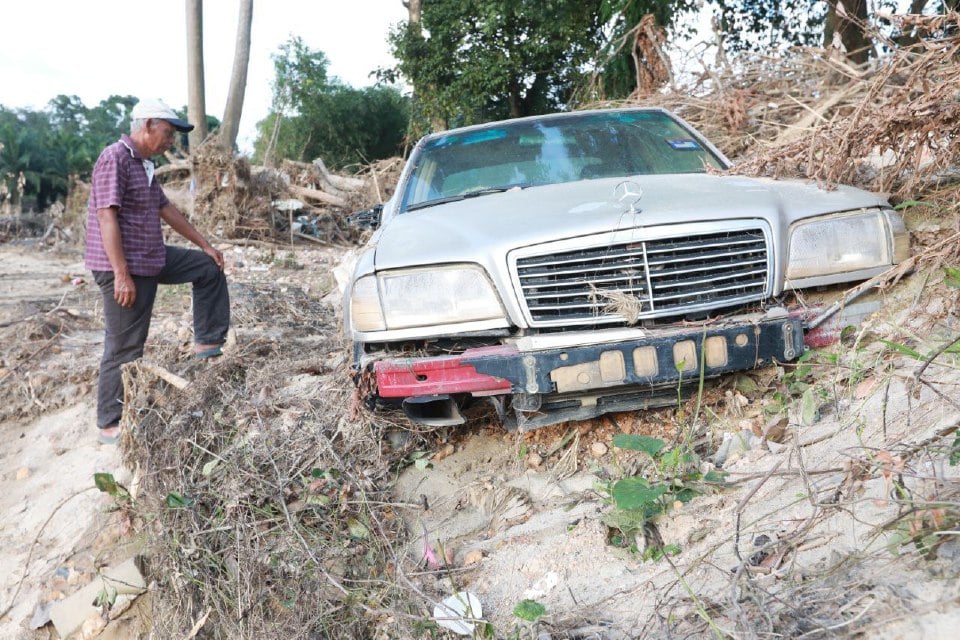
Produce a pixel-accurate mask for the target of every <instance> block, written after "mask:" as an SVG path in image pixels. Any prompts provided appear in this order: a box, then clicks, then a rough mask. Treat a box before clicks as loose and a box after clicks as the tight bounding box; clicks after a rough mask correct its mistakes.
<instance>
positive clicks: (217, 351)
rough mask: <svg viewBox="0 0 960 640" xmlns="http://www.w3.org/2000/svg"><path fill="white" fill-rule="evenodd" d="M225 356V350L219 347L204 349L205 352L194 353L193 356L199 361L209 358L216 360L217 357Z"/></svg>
mask: <svg viewBox="0 0 960 640" xmlns="http://www.w3.org/2000/svg"><path fill="white" fill-rule="evenodd" d="M222 355H223V349H222V348H221V347H220V346H219V345H218V346H216V347H210V348H209V349H204V350H203V351H196V352H194V354H193V356H194V357H195V358H196V359H197V360H205V359H207V358H216V357H217V356H222Z"/></svg>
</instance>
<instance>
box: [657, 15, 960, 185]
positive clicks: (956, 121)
mask: <svg viewBox="0 0 960 640" xmlns="http://www.w3.org/2000/svg"><path fill="white" fill-rule="evenodd" d="M897 19H898V20H900V21H902V22H903V23H904V26H905V27H907V26H913V27H915V28H916V29H918V30H919V32H920V33H921V34H922V35H924V36H925V37H924V38H922V39H921V40H920V42H919V43H918V44H916V45H913V46H911V47H908V48H901V49H896V50H894V51H893V52H891V53H889V54H888V55H885V56H884V57H882V58H880V59H879V60H877V61H875V62H874V63H873V64H871V65H870V66H866V67H855V66H851V65H850V64H849V63H848V62H847V61H846V60H845V59H844V58H843V57H842V56H840V55H839V54H836V53H835V52H834V53H831V52H828V51H825V50H822V49H800V50H797V51H795V52H793V53H792V54H791V55H790V56H787V57H783V58H757V59H754V60H751V61H742V64H739V65H738V66H737V68H735V69H734V68H732V67H728V68H726V69H719V70H711V71H709V72H706V71H705V72H704V73H703V74H702V75H701V76H700V77H699V78H697V79H696V80H695V81H694V82H693V83H692V84H691V85H690V86H683V87H675V88H674V89H673V90H671V91H668V92H666V93H661V94H654V95H651V96H649V97H647V98H645V99H642V100H640V101H639V103H640V104H648V105H657V106H664V107H667V108H670V109H672V110H675V111H677V112H678V113H680V114H681V115H682V116H683V117H684V118H685V119H686V120H688V121H689V122H690V123H691V124H693V125H694V126H695V127H697V128H698V129H700V130H701V131H702V132H703V133H704V134H705V135H706V136H707V137H708V138H710V139H711V140H712V141H713V142H714V143H716V144H717V145H718V146H719V147H720V149H722V150H723V151H724V152H725V153H726V154H727V155H729V156H731V157H734V158H739V162H738V163H737V168H736V172H737V173H740V174H744V173H745V174H748V175H755V176H773V177H803V178H810V179H814V180H817V181H819V182H821V183H824V184H826V185H834V184H840V183H842V184H853V185H855V186H860V187H863V188H865V189H868V190H870V191H874V192H888V193H891V194H892V197H893V198H894V200H909V199H913V198H914V197H915V196H916V194H917V192H919V191H928V190H931V189H936V188H937V187H940V186H942V185H944V184H948V183H951V184H953V185H956V183H958V182H960V141H958V139H957V135H958V134H957V132H958V131H960V91H958V89H957V87H960V55H958V54H960V30H958V26H960V13H951V14H948V15H945V16H933V17H930V16H898V17H897ZM877 37H879V36H877ZM944 195H945V196H947V197H946V199H945V200H944V201H946V202H949V201H950V199H951V198H950V197H949V196H948V194H944ZM953 200H954V202H955V199H953Z"/></svg>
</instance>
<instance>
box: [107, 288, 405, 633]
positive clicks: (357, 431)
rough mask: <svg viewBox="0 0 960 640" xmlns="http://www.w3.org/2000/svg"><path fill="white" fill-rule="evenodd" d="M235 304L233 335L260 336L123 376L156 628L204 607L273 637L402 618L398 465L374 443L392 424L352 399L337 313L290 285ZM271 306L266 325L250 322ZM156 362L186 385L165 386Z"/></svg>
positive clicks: (173, 627) (364, 629)
mask: <svg viewBox="0 0 960 640" xmlns="http://www.w3.org/2000/svg"><path fill="white" fill-rule="evenodd" d="M294 300H295V301H296V304H294V303H293V301H294ZM234 304H235V307H236V308H235V311H236V312H235V314H234V315H235V320H236V328H237V330H238V332H239V333H240V334H241V336H242V335H244V334H245V333H248V334H250V335H255V336H256V337H255V338H250V339H244V340H241V345H240V346H238V347H237V349H236V350H234V351H232V352H231V351H229V350H228V352H227V354H226V355H225V356H224V357H223V359H222V360H221V361H220V362H218V363H215V364H212V365H210V364H200V363H196V362H192V361H189V360H188V361H186V362H184V360H183V359H182V357H178V355H177V353H176V350H175V349H170V350H167V351H166V353H154V354H153V357H154V358H156V360H155V361H156V362H157V365H154V366H153V368H152V371H151V369H149V368H144V367H142V366H139V365H136V364H134V365H128V366H127V367H126V369H125V372H124V378H125V385H126V397H127V399H128V401H127V403H126V407H125V414H124V417H123V423H124V424H125V425H128V426H131V425H134V424H136V430H135V437H132V438H129V437H128V439H127V440H126V441H124V443H123V444H122V446H123V447H124V452H125V457H126V459H127V460H128V462H129V463H130V464H132V465H134V466H135V467H136V468H138V469H140V472H141V477H142V481H141V483H140V485H139V487H138V489H137V492H136V493H137V498H136V501H135V503H134V504H133V506H132V507H131V508H133V509H135V510H136V514H137V515H139V516H140V517H141V522H142V524H143V526H144V528H145V531H146V534H147V540H148V544H149V545H150V547H151V548H150V549H149V553H150V556H151V558H152V571H151V575H152V576H154V577H155V578H156V579H158V580H159V588H158V589H157V590H155V592H154V601H153V606H154V615H153V620H154V625H155V626H154V629H153V634H154V635H155V636H157V637H188V636H187V634H188V633H189V631H190V629H191V627H192V626H193V625H194V623H195V622H196V621H199V620H201V619H202V620H205V621H206V622H205V628H206V629H215V630H216V632H215V635H214V636H211V637H231V636H238V635H250V636H251V637H257V638H267V639H269V638H294V637H296V638H301V637H313V636H314V635H317V634H320V635H323V636H324V637H339V638H346V637H368V636H369V633H370V629H372V628H374V627H375V626H381V627H383V628H390V627H391V626H393V625H397V624H399V622H398V621H397V620H396V619H394V618H391V616H392V614H393V612H394V611H399V610H405V609H407V608H408V606H409V604H408V603H407V602H406V601H405V600H404V598H406V597H407V596H406V595H405V593H404V592H402V591H401V590H400V589H398V587H397V585H396V566H397V564H398V560H397V559H396V558H395V552H394V551H393V550H392V546H393V544H394V543H395V541H396V539H397V537H398V536H399V535H400V529H401V526H402V525H401V521H400V519H399V518H398V517H397V516H396V515H395V514H394V512H393V509H392V507H391V506H390V504H389V497H388V495H387V487H388V486H389V484H390V477H391V473H392V472H391V468H392V465H394V464H397V463H398V462H399V461H398V460H396V459H391V456H390V455H389V452H382V451H381V446H382V445H381V443H382V442H383V438H382V430H383V428H384V427H383V426H382V425H380V426H375V425H373V424H372V423H371V422H370V421H369V420H367V419H365V418H364V417H363V416H362V415H361V414H358V413H356V412H354V411H353V410H352V408H353V399H352V392H351V390H350V388H349V379H348V375H347V371H346V367H347V355H346V353H345V350H344V348H343V345H342V344H341V342H340V339H339V336H338V333H337V330H336V321H335V318H334V317H333V312H332V311H331V310H330V308H329V307H326V306H325V305H323V304H321V303H320V302H318V301H317V300H316V299H315V298H311V297H310V296H307V295H302V294H297V292H294V291H292V288H288V289H287V290H286V291H285V292H281V291H279V290H271V289H262V290H260V289H258V290H257V292H256V295H250V296H243V295H241V296H237V297H236V299H235V303H234ZM264 309H269V311H264ZM265 315H266V316H269V317H271V318H273V319H274V321H272V322H271V327H272V328H271V330H270V331H268V332H263V331H260V330H257V331H256V332H253V331H252V328H253V327H254V326H258V323H261V322H262V321H263V318H264V316H265ZM161 369H167V370H174V369H176V370H178V372H179V373H180V374H183V376H184V377H185V378H187V379H190V380H192V382H191V383H190V385H189V387H188V388H187V389H186V390H185V391H184V392H180V391H178V390H176V389H174V388H172V387H169V388H165V387H166V384H165V383H163V382H161V381H160V380H159V379H158V378H157V377H156V375H155V374H156V372H157V371H158V370H161ZM158 391H162V392H161V393H158ZM393 457H394V458H395V457H396V456H395V455H394V456H393ZM384 637H386V636H384Z"/></svg>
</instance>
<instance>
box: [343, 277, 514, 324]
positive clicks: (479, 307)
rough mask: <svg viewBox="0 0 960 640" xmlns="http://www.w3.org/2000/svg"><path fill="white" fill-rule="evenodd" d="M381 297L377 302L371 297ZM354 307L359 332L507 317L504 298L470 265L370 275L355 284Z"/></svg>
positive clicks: (352, 309) (352, 303) (352, 308)
mask: <svg viewBox="0 0 960 640" xmlns="http://www.w3.org/2000/svg"><path fill="white" fill-rule="evenodd" d="M377 294H378V297H377V298H372V296H373V295H377ZM373 299H378V302H379V304H378V305H377V306H376V312H374V309H373V308H372V307H371V306H370V302H371V301H372V300H373ZM350 303H351V305H352V306H351V318H352V323H353V328H354V329H355V330H357V331H383V330H393V329H406V328H410V327H425V326H431V325H440V324H455V323H461V322H475V321H480V320H496V319H503V318H504V312H503V307H502V306H501V305H500V299H499V298H498V297H497V294H496V293H495V292H494V289H493V285H492V284H491V283H490V281H489V280H488V279H487V276H486V274H485V273H484V271H483V270H482V269H480V268H479V267H473V266H466V265H456V266H451V267H437V268H432V269H411V270H408V271H388V272H385V273H381V274H380V275H379V276H376V277H375V276H366V277H364V278H361V279H360V280H358V281H357V283H356V284H355V285H354V288H353V296H352V297H351V300H350ZM357 310H359V311H360V315H359V316H358V315H357Z"/></svg>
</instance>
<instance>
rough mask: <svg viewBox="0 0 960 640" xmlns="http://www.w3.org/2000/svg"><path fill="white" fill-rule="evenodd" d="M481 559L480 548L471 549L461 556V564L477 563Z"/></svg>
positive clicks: (481, 552)
mask: <svg viewBox="0 0 960 640" xmlns="http://www.w3.org/2000/svg"><path fill="white" fill-rule="evenodd" d="M481 560H483V551H481V550H480V549H471V550H470V551H467V553H466V555H464V556H463V566H465V567H466V566H469V565H471V564H479V563H480V561H481Z"/></svg>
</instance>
